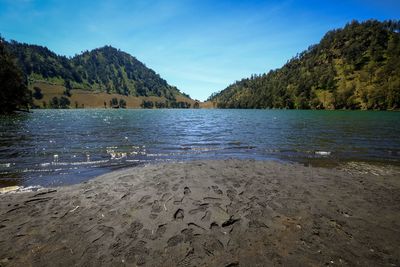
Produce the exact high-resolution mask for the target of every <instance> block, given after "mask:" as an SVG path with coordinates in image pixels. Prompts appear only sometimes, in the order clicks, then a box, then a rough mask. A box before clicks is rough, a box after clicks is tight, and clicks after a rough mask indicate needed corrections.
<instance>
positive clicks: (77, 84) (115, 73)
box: [6, 41, 194, 107]
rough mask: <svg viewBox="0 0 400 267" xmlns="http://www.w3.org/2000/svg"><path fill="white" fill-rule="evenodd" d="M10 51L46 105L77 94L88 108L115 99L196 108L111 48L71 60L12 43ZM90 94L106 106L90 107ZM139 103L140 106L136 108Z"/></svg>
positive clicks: (100, 49)
mask: <svg viewBox="0 0 400 267" xmlns="http://www.w3.org/2000/svg"><path fill="white" fill-rule="evenodd" d="M6 46H7V49H8V50H9V51H10V53H11V54H13V55H14V56H15V57H16V62H17V65H18V66H19V67H20V68H21V69H22V71H23V72H24V73H25V75H26V76H27V77H28V81H29V85H30V89H31V90H33V89H34V91H35V93H36V94H35V93H34V96H35V95H38V96H39V97H36V100H42V99H43V98H42V97H41V94H43V93H44V96H45V98H44V99H46V96H47V98H48V97H54V96H55V97H57V95H58V97H59V98H60V97H61V96H62V95H64V97H65V98H71V95H72V96H74V94H78V95H79V94H84V95H85V97H80V98H79V97H78V96H76V97H78V98H79V100H81V99H83V98H85V99H84V100H85V101H86V102H85V103H87V104H89V106H91V107H103V103H105V104H104V106H106V104H108V102H109V101H111V99H109V98H110V96H113V98H121V99H125V100H129V99H131V100H132V101H133V100H135V97H136V98H140V99H139V100H141V101H150V102H154V103H152V105H153V106H156V102H157V101H158V102H157V103H163V104H162V105H161V104H160V105H161V106H162V107H189V106H190V105H189V104H193V103H192V102H194V101H193V100H192V99H190V97H189V96H188V95H186V94H184V93H181V92H180V91H179V90H178V89H177V88H176V87H174V86H171V85H169V84H168V83H167V82H166V81H165V80H164V79H162V78H161V77H160V76H159V75H158V74H157V73H156V72H155V71H153V70H152V69H149V68H147V67H146V66H145V65H144V64H143V63H142V62H140V61H139V60H137V59H136V58H135V57H133V56H131V55H129V54H128V53H125V52H123V51H120V50H118V49H116V48H113V47H111V46H104V47H102V48H98V49H94V50H92V51H85V52H83V53H81V54H79V55H75V56H74V57H72V58H68V57H65V56H60V55H57V54H56V53H54V52H52V51H50V50H49V49H48V48H46V47H43V46H38V45H31V44H25V43H19V42H16V41H10V42H6ZM60 92H61V93H60ZM90 93H92V96H93V97H97V98H98V97H99V94H101V95H100V96H101V97H102V98H104V102H103V101H100V100H99V99H97V100H95V101H94V102H96V103H94V102H93V101H92V102H93V103H91V102H87V98H88V97H89V98H90V97H91V96H90ZM149 99H150V100H149ZM46 100H48V99H46ZM70 100H72V101H73V100H74V99H68V101H70ZM136 100H137V99H136ZM49 101H52V99H50V100H49ZM49 101H45V102H46V103H43V104H41V102H43V101H35V102H36V104H38V105H39V106H48V105H50V106H52V103H47V102H49ZM132 101H131V102H132ZM141 101H139V102H140V105H142V103H141ZM139 102H138V101H136V102H135V103H136V104H135V105H136V106H137V105H138V104H137V103H139ZM180 102H182V103H183V104H182V103H180ZM82 103H83V102H82ZM128 104H129V101H128ZM82 105H83V104H82ZM135 105H133V107H136V106H135ZM160 105H159V106H160ZM76 106H77V107H78V105H76ZM110 106H111V104H110ZM113 106H114V104H113ZM128 106H129V105H128ZM79 107H81V106H80V105H79ZM86 107H87V105H86Z"/></svg>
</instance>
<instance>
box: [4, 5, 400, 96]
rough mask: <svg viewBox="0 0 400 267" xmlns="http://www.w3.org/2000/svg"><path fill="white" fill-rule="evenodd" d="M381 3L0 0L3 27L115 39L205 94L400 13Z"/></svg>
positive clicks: (71, 45) (43, 38)
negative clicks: (350, 27)
mask: <svg viewBox="0 0 400 267" xmlns="http://www.w3.org/2000/svg"><path fill="white" fill-rule="evenodd" d="M378 2H379V3H378ZM378 2H376V1H372V0H366V1H361V0H349V1H346V2H340V1H339V2H338V1H322V2H321V1H318V0H307V1H301V2H300V1H294V0H286V1H278V0H271V1H261V0H249V1H232V0H220V1H214V0H202V1H197V0H185V1H180V0H134V1H131V0H96V1H95V0H86V1H81V0H79V1H78V0H69V1H61V0H0V33H1V34H2V35H3V36H4V37H6V38H8V39H16V40H19V41H22V42H29V43H36V44H41V45H46V46H48V47H49V48H50V49H52V50H54V51H55V52H57V53H59V54H66V55H69V56H72V55H74V54H75V53H79V52H81V51H83V50H89V49H93V48H95V47H99V46H103V45H105V44H110V45H113V46H115V47H117V48H120V49H122V50H124V51H126V52H128V53H131V54H132V55H134V56H135V57H137V58H138V59H139V60H141V61H143V62H144V63H145V64H146V65H147V66H149V67H151V68H153V69H154V70H155V71H156V72H158V73H160V74H161V76H162V77H163V78H165V79H166V80H167V81H168V82H170V83H171V84H174V85H176V86H178V88H181V89H182V90H184V91H185V92H187V93H189V94H190V95H192V96H193V97H195V98H198V99H202V100H203V99H206V98H207V97H208V96H209V95H210V94H211V93H212V92H214V91H217V90H221V89H223V88H224V87H226V86H227V85H228V84H230V83H232V82H233V81H235V80H239V79H241V78H243V77H247V76H249V75H251V74H252V73H262V72H267V71H268V70H269V69H273V68H277V67H280V66H281V65H283V64H284V63H285V62H286V61H287V60H288V59H290V58H291V57H292V56H294V55H295V54H296V53H297V52H301V51H302V50H303V49H306V48H307V47H308V46H309V45H311V44H314V43H317V42H318V41H319V40H320V38H321V37H322V36H323V34H324V33H325V32H326V31H328V30H330V29H332V28H337V27H341V26H343V25H344V24H345V23H346V22H348V21H349V20H351V19H360V20H363V19H367V18H377V19H386V18H391V17H392V18H393V17H395V18H396V17H398V15H396V14H395V10H398V9H396V7H398V6H399V2H398V1H394V0H382V1H378Z"/></svg>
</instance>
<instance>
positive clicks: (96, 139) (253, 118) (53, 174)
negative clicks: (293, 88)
mask: <svg viewBox="0 0 400 267" xmlns="http://www.w3.org/2000/svg"><path fill="white" fill-rule="evenodd" d="M224 158H247V159H248V158H250V159H268V160H270V159H275V160H290V161H301V162H307V161H312V160H316V159H323V160H325V161H338V160H340V161H342V160H363V161H381V162H385V163H391V164H398V163H399V162H400V113H397V112H366V111H297V110H166V109H163V110H101V109H99V110H35V111H34V112H33V113H30V114H21V115H18V116H2V117H0V186H6V185H15V184H18V185H44V186H54V185H60V184H72V183H78V182H81V181H85V180H88V179H90V178H91V177H94V176H97V175H99V174H103V173H106V172H109V171H111V170H115V169H118V168H122V167H127V166H135V165H137V164H143V163H146V162H156V161H170V160H172V161H181V160H192V159H224Z"/></svg>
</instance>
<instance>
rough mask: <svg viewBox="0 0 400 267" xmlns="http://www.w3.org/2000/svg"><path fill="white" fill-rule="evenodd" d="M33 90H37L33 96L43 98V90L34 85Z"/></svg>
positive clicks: (38, 98)
mask: <svg viewBox="0 0 400 267" xmlns="http://www.w3.org/2000/svg"><path fill="white" fill-rule="evenodd" d="M33 90H34V91H35V92H34V93H33V94H32V96H33V97H34V98H35V99H37V100H40V99H42V98H43V94H42V90H41V89H40V88H39V87H36V86H35V87H33Z"/></svg>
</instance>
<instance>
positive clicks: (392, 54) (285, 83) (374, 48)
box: [209, 20, 400, 110]
mask: <svg viewBox="0 0 400 267" xmlns="http://www.w3.org/2000/svg"><path fill="white" fill-rule="evenodd" d="M209 100H210V101H212V102H214V103H216V105H217V107H220V108H288V109H310V108H311V109H381V110H385V109H399V108H400V22H399V21H384V22H379V21H376V20H369V21H365V22H362V23H359V22H357V21H353V22H351V23H349V24H347V25H346V26H345V27H344V28H343V29H337V30H332V31H329V32H328V33H327V34H326V35H325V36H324V37H323V38H322V40H321V41H320V43H319V44H317V45H313V46H310V47H309V48H308V49H307V50H306V51H304V52H302V53H300V54H298V55H297V56H296V57H294V58H292V59H291V60H289V61H288V62H287V63H286V64H285V65H284V66H283V67H282V68H280V69H277V70H273V71H270V72H269V73H266V74H262V75H253V76H252V77H251V78H246V79H242V80H241V81H237V82H235V83H234V84H232V85H230V86H228V87H227V88H226V89H224V90H222V91H221V92H219V93H215V94H213V95H212V96H211V97H210V98H209Z"/></svg>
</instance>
